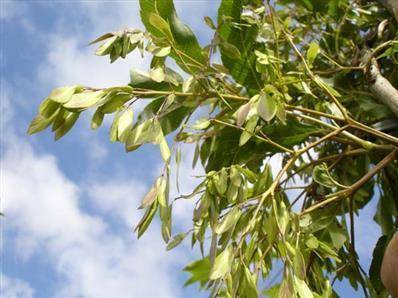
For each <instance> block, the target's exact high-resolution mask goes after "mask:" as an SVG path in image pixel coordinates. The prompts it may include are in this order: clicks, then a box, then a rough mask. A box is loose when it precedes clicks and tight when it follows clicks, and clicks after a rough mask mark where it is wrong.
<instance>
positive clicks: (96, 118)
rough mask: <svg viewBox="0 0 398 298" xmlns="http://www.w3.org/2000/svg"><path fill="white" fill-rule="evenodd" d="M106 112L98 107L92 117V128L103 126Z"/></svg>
mask: <svg viewBox="0 0 398 298" xmlns="http://www.w3.org/2000/svg"><path fill="white" fill-rule="evenodd" d="M104 116H105V114H104V113H103V112H102V111H101V109H97V110H96V111H95V113H94V115H93V118H92V119H91V129H97V128H98V127H100V126H101V124H102V122H103V121H104Z"/></svg>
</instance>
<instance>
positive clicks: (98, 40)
mask: <svg viewBox="0 0 398 298" xmlns="http://www.w3.org/2000/svg"><path fill="white" fill-rule="evenodd" d="M112 36H114V34H113V33H105V34H104V35H101V36H100V37H98V38H96V39H95V40H93V41H92V42H90V43H89V45H92V44H94V43H97V42H100V41H103V40H106V39H108V38H111V37H112Z"/></svg>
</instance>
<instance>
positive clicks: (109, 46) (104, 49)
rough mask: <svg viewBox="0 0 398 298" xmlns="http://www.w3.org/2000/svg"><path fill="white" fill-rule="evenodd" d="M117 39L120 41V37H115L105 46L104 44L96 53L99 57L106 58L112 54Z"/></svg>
mask: <svg viewBox="0 0 398 298" xmlns="http://www.w3.org/2000/svg"><path fill="white" fill-rule="evenodd" d="M117 39H118V36H114V37H112V38H110V39H109V40H108V41H107V42H105V43H104V44H102V45H100V46H99V47H98V49H97V50H96V51H95V54H96V55H97V56H105V55H108V54H110V53H111V51H112V49H113V45H114V43H115V42H116V41H117Z"/></svg>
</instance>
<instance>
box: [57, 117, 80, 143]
mask: <svg viewBox="0 0 398 298" xmlns="http://www.w3.org/2000/svg"><path fill="white" fill-rule="evenodd" d="M78 118H79V113H72V112H70V113H69V114H68V115H67V116H66V117H65V121H64V122H63V123H62V125H61V126H60V127H59V128H58V129H57V130H56V131H55V140H56V141H57V140H59V139H60V138H62V137H63V136H64V135H65V134H66V133H67V132H68V131H69V130H70V129H71V128H72V127H73V125H74V124H75V122H76V121H77V119H78Z"/></svg>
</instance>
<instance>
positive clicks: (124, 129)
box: [117, 108, 133, 143]
mask: <svg viewBox="0 0 398 298" xmlns="http://www.w3.org/2000/svg"><path fill="white" fill-rule="evenodd" d="M132 127H133V109H131V108H127V109H125V110H124V111H122V112H121V114H120V116H119V120H118V122H117V138H118V140H119V141H120V142H123V143H124V142H125V141H126V140H127V137H128V135H129V132H130V131H131V128H132Z"/></svg>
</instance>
